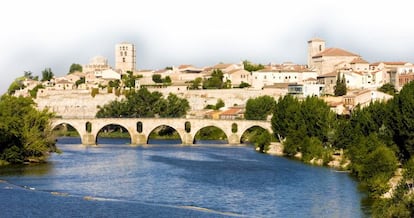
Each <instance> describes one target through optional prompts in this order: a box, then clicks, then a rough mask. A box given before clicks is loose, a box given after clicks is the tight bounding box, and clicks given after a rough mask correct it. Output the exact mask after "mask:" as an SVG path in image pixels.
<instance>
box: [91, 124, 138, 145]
mask: <svg viewBox="0 0 414 218" xmlns="http://www.w3.org/2000/svg"><path fill="white" fill-rule="evenodd" d="M111 125H113V126H119V127H121V128H123V129H125V130H127V132H128V134H129V139H130V142H129V143H130V144H132V136H133V134H134V130H131V129H130V128H128V126H126V125H123V124H119V123H117V122H113V123H108V124H100V125H97V127H95V129H96V133H95V134H94V135H95V143H96V144H98V136H99V133H100V132H101V130H103V129H104V128H105V127H107V126H111Z"/></svg>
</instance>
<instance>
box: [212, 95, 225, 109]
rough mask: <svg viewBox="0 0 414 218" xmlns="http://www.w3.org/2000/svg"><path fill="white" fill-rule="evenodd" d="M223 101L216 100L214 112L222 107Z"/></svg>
mask: <svg viewBox="0 0 414 218" xmlns="http://www.w3.org/2000/svg"><path fill="white" fill-rule="evenodd" d="M224 106H225V104H224V101H223V99H221V98H219V99H217V102H216V105H215V106H214V110H220V108H222V107H224Z"/></svg>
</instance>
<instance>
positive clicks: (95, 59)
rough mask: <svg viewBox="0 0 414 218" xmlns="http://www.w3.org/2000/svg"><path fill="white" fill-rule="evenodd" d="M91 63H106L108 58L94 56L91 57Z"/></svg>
mask: <svg viewBox="0 0 414 218" xmlns="http://www.w3.org/2000/svg"><path fill="white" fill-rule="evenodd" d="M89 64H91V65H108V59H106V58H105V57H103V56H95V57H93V58H92V59H91V61H90V63H89Z"/></svg>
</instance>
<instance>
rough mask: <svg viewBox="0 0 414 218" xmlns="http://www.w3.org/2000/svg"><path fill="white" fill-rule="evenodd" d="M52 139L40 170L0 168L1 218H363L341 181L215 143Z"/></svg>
mask: <svg viewBox="0 0 414 218" xmlns="http://www.w3.org/2000/svg"><path fill="white" fill-rule="evenodd" d="M128 141H129V140H126V139H101V140H100V141H99V144H100V145H99V146H97V147H85V146H82V145H80V144H79V143H80V140H79V138H60V139H59V141H58V144H57V146H58V147H59V148H60V149H61V150H62V151H63V153H62V154H53V155H52V156H51V157H50V160H49V163H47V164H35V165H25V166H8V167H2V168H0V179H1V180H4V181H7V182H1V183H0V202H1V203H0V211H1V214H0V217H45V216H48V217H73V216H76V217H234V216H235V217H238V216H241V217H364V212H363V211H364V210H363V208H362V206H361V199H362V198H363V194H362V193H361V192H359V191H358V189H357V183H356V182H355V181H354V180H353V179H352V178H351V177H350V176H349V175H348V174H347V173H343V172H337V171H335V170H332V169H329V168H324V167H315V166H310V165H306V164H303V163H300V162H298V161H294V160H289V159H286V158H282V157H275V156H270V155H266V154H260V153H257V152H255V151H254V149H253V148H252V147H249V146H228V145H225V144H220V143H218V142H217V141H213V142H212V141H209V142H203V144H197V145H194V146H181V145H179V144H177V142H176V141H172V140H169V141H168V140H167V141H155V140H152V141H150V143H151V144H150V145H148V146H138V147H130V146H128V145H127V142H128Z"/></svg>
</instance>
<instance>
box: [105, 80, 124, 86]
mask: <svg viewBox="0 0 414 218" xmlns="http://www.w3.org/2000/svg"><path fill="white" fill-rule="evenodd" d="M120 84H121V81H119V79H117V80H111V81H109V83H108V85H109V87H112V88H119V86H120Z"/></svg>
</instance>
